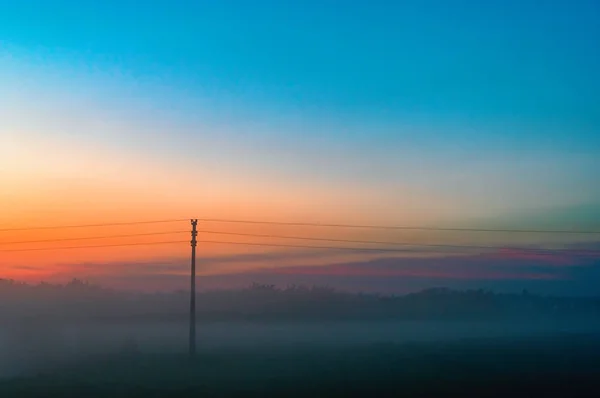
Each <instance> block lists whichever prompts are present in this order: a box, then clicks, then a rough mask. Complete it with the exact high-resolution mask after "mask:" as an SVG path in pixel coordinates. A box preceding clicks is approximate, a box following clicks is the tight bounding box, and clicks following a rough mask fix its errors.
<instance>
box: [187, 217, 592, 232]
mask: <svg viewBox="0 0 600 398" xmlns="http://www.w3.org/2000/svg"><path fill="white" fill-rule="evenodd" d="M198 221H204V222H216V223H235V224H264V225H284V226H296V227H323V228H357V229H359V228H361V229H380V230H414V231H449V232H505V233H537V234H600V231H594V230H571V229H566V230H559V229H555V230H551V229H491V228H447V227H415V226H386V225H356V224H322V223H308V222H284V221H254V220H233V219H219V218H198Z"/></svg>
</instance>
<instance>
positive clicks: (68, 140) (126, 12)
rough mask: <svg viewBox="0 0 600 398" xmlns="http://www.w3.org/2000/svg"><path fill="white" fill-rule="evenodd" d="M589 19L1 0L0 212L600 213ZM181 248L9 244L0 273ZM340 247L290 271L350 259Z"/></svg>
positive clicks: (487, 217)
mask: <svg viewBox="0 0 600 398" xmlns="http://www.w3.org/2000/svg"><path fill="white" fill-rule="evenodd" d="M599 22H600V6H599V5H598V2H597V1H595V0H580V1H577V2H572V1H567V0H554V1H546V2H539V1H533V0H519V1H517V0H502V1H500V0H489V1H486V2H483V1H475V0H457V1H453V2H448V1H442V0H420V1H416V0H415V1H402V2H400V1H398V2H391V1H378V0H375V1H373V0H372V1H368V2H367V1H353V2H344V3H341V2H334V1H328V0H324V1H323V0H322V1H318V2H317V1H312V0H306V1H301V2H300V1H297V2H293V1H286V2H276V1H261V0H256V1H252V2H248V1H239V0H238V1H206V2H197V1H173V0H171V1H163V0H156V1H152V2H150V3H148V4H146V5H144V6H143V7H142V6H140V3H139V2H137V1H136V2H134V1H131V0H120V1H112V0H105V1H102V2H83V1H68V0H55V1H52V2H49V1H43V0H37V1H28V0H22V1H18V2H17V1H8V0H0V183H1V188H0V209H1V210H2V211H0V226H6V227H7V228H8V227H26V226H31V225H33V224H42V225H61V224H81V223H84V224H85V223H94V222H104V221H128V220H133V221H135V220H143V219H162V218H189V217H225V218H242V219H269V220H288V221H298V220H300V221H320V222H344V223H370V224H398V225H428V226H447V225H453V226H485V227H509V228H566V229H568V228H599V227H600V184H598V173H599V171H600V100H599V99H598V93H599V92H600V75H599V74H598V70H600V52H599V51H598V41H599V39H600V23H599ZM156 228H158V229H160V230H165V228H166V230H169V227H168V226H158V227H156ZM182 228H183V229H186V228H187V226H183V227H182V226H181V225H178V226H175V227H174V229H173V230H180V229H182ZM220 228H221V229H227V230H231V229H232V228H233V227H232V226H231V225H227V226H220ZM139 230H140V229H139V228H138V229H137V230H136V231H137V232H139ZM155 230H156V229H155ZM127 232H130V231H129V230H128V231H122V230H121V229H118V230H117V229H104V230H102V231H85V234H87V236H97V235H103V234H107V233H111V234H118V233H127ZM264 232H265V231H263V233H264ZM269 232H272V231H269ZM301 232H302V233H303V234H304V235H306V234H309V235H310V234H314V233H315V232H313V231H301ZM73 233H75V232H74V231H62V232H47V233H45V234H42V235H43V236H42V238H44V237H68V236H73ZM76 233H77V234H81V233H83V232H82V231H77V232H76ZM286 233H288V234H290V231H286ZM332 233H333V232H332V231H328V232H327V234H328V236H331V234H332ZM69 234H70V235H69ZM296 234H298V232H297V233H296ZM340 235H344V236H346V235H348V233H346V232H344V231H338V232H336V236H340ZM361 237H362V238H365V236H361ZM370 237H372V238H381V236H376V237H374V236H370ZM27 238H31V235H30V233H27V234H26V233H19V234H17V233H2V234H1V235H0V242H10V241H17V240H23V239H27ZM386 238H387V239H391V238H396V239H402V238H404V239H405V240H406V239H407V238H410V239H412V241H415V240H417V241H418V240H422V241H429V242H431V241H440V240H441V241H444V242H449V241H450V242H462V243H465V242H467V243H482V242H489V241H490V240H494V239H498V238H494V237H491V236H482V235H476V236H474V235H468V236H455V235H453V236H447V235H445V236H438V235H435V234H429V235H425V234H421V235H418V236H413V235H411V236H406V235H403V236H395V237H390V236H387V237H386ZM563 238H564V237H554V238H552V239H554V240H553V241H552V242H550V241H549V237H548V236H542V237H534V236H527V237H523V236H519V237H514V236H503V237H502V239H504V241H505V243H510V244H515V242H516V243H523V242H525V241H526V243H533V242H537V243H540V244H548V243H552V244H555V245H556V244H563V245H568V244H574V242H572V240H566V239H563ZM161 239H162V238H157V240H161ZM182 239H185V236H182ZM232 239H233V238H232ZM561 239H562V240H561ZM163 240H164V239H163ZM102 243H104V242H102ZM503 243H504V242H503ZM38 246H39V245H38ZM19 247H22V246H19ZM186 250H187V249H186V248H185V247H182V248H179V247H177V248H173V247H166V246H165V247H158V246H153V247H148V248H147V249H144V250H143V252H142V251H140V249H135V250H134V249H114V250H113V249H110V250H109V249H104V250H91V251H84V250H81V251H77V253H76V254H75V252H74V251H69V252H67V251H62V252H61V251H57V252H43V254H40V252H37V253H29V252H20V253H0V267H3V268H4V269H5V270H6V271H4V272H3V273H5V274H7V275H9V276H16V277H27V278H34V277H41V276H44V277H50V276H52V275H55V274H56V275H58V274H60V275H63V273H64V270H63V269H62V268H61V266H60V264H63V265H64V264H66V263H73V264H82V263H84V262H86V261H87V262H92V263H94V262H98V261H100V262H102V261H108V262H118V261H138V260H139V261H147V260H151V259H155V258H173V257H176V256H184V255H185V251H186ZM210 250H211V251H210V253H208V254H207V255H232V253H234V254H236V255H237V254H240V253H242V252H243V253H246V252H247V251H246V250H245V249H241V248H239V247H235V248H234V247H229V248H228V247H223V245H221V246H219V248H216V247H215V248H211V249H210ZM257 250H258V251H260V250H259V249H257ZM257 250H254V249H252V250H250V249H249V251H250V252H252V253H255V252H257ZM263 251H264V250H263ZM243 253H242V254H243ZM292 257H294V256H292ZM332 257H335V261H334V260H333V259H331V258H330V259H329V260H324V259H322V258H320V259H319V261H316V262H315V261H313V260H314V259H312V260H310V261H309V260H308V259H303V260H299V259H297V258H295V257H294V258H295V259H294V260H293V261H292V260H289V262H286V264H288V263H289V264H288V265H294V266H298V265H306V264H304V263H303V261H305V262H310V264H309V265H310V266H313V265H324V264H329V263H331V261H334V262H336V263H339V262H340V261H350V259H349V258H347V256H346V255H342V256H341V258H340V257H339V256H338V257H336V256H335V255H332ZM363 257H364V256H363ZM360 260H361V261H367V259H365V258H362V257H361V258H360ZM277 261H281V260H280V259H278V260H277ZM286 261H287V260H286ZM259 263H260V261H259ZM257 266H258V263H257V262H256V261H255V262H249V263H248V264H247V267H248V268H252V267H257ZM16 267H20V268H16ZM26 267H31V268H32V269H31V270H30V272H25V269H26ZM42 271H43V272H42ZM59 271H60V272H59ZM73 272H75V271H73ZM119 272H122V271H119V269H116V270H114V273H115V275H117V274H118V273H119ZM215 272H218V270H217V271H215ZM67 273H68V272H67ZM494 275H496V274H494Z"/></svg>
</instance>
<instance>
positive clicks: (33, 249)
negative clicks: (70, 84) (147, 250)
mask: <svg viewBox="0 0 600 398" xmlns="http://www.w3.org/2000/svg"><path fill="white" fill-rule="evenodd" d="M186 242H187V241H182V240H175V241H166V242H140V243H120V244H114V245H92V246H66V247H41V248H30V249H3V250H0V252H29V251H45V250H73V249H91V248H99V247H120V246H152V245H169V244H175V243H178V244H181V243H186Z"/></svg>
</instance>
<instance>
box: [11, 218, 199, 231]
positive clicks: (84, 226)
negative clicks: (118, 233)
mask: <svg viewBox="0 0 600 398" xmlns="http://www.w3.org/2000/svg"><path fill="white" fill-rule="evenodd" d="M182 221H188V219H187V218H180V219H171V220H153V221H131V222H115V223H102V224H80V225H55V226H43V227H25V228H2V229H0V232H9V231H36V230H42V229H71V228H95V227H112V226H123V225H142V224H161V223H174V222H182Z"/></svg>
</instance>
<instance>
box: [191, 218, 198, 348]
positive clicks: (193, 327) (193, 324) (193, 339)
mask: <svg viewBox="0 0 600 398" xmlns="http://www.w3.org/2000/svg"><path fill="white" fill-rule="evenodd" d="M191 223H192V241H191V242H190V243H191V245H192V272H191V274H192V275H191V280H190V341H189V350H190V357H194V356H195V355H196V245H197V241H196V236H198V232H197V231H196V226H197V225H198V220H191Z"/></svg>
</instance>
